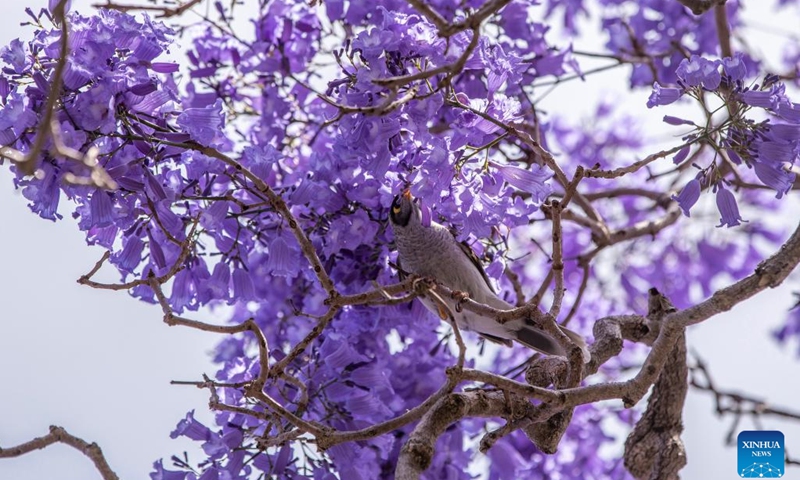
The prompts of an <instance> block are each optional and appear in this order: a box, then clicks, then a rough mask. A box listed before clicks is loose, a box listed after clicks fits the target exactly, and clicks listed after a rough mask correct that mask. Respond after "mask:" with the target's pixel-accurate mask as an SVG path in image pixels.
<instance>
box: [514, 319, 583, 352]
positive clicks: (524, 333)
mask: <svg viewBox="0 0 800 480" xmlns="http://www.w3.org/2000/svg"><path fill="white" fill-rule="evenodd" d="M559 328H560V329H561V331H562V332H564V334H565V335H566V336H568V337H569V338H570V340H572V341H573V342H574V343H575V344H576V345H577V346H578V347H580V349H581V352H583V361H584V362H589V361H590V360H591V359H592V356H591V354H590V353H589V348H588V347H587V346H586V341H585V340H584V339H583V337H581V336H580V335H578V334H577V333H575V332H573V331H572V330H570V329H568V328H566V327H559ZM514 333H515V334H516V336H515V340H516V341H518V342H519V343H521V344H523V345H525V346H526V347H528V348H531V349H533V350H536V351H537V352H541V353H544V354H547V355H560V356H562V357H566V356H567V355H566V352H565V351H564V349H563V348H562V347H561V345H560V344H559V343H558V341H557V340H556V339H555V338H553V337H552V336H551V335H550V334H549V333H547V332H545V331H543V330H542V329H541V328H539V327H538V326H536V325H534V324H533V323H532V322H521V325H520V326H519V328H518V329H515V331H514Z"/></svg>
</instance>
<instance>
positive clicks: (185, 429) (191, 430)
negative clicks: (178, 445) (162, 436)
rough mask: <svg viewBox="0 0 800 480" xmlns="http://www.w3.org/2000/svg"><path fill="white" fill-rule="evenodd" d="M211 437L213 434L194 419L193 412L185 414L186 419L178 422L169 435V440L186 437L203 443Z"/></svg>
mask: <svg viewBox="0 0 800 480" xmlns="http://www.w3.org/2000/svg"><path fill="white" fill-rule="evenodd" d="M212 435H213V433H212V432H211V430H209V428H208V427H206V426H205V425H203V424H202V423H200V422H198V421H197V420H196V419H195V418H194V410H192V411H190V412H189V413H187V414H186V418H184V419H183V420H181V421H180V422H178V425H177V426H176V427H175V430H173V431H172V432H171V433H170V434H169V436H170V438H178V437H187V438H191V439H192V440H203V441H206V440H208V439H209V438H211V436H212Z"/></svg>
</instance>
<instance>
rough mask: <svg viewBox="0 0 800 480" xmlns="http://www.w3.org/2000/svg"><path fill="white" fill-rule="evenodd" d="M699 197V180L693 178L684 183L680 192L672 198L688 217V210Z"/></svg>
mask: <svg viewBox="0 0 800 480" xmlns="http://www.w3.org/2000/svg"><path fill="white" fill-rule="evenodd" d="M699 198H700V180H698V179H696V178H693V179H692V180H689V183H687V184H686V185H684V187H683V189H682V190H681V193H679V194H678V195H673V196H672V199H673V200H675V201H676V202H678V206H680V207H681V210H683V214H684V215H686V216H687V217H690V216H691V215H689V210H690V209H691V208H692V207H693V206H694V204H695V203H697V200H698V199H699Z"/></svg>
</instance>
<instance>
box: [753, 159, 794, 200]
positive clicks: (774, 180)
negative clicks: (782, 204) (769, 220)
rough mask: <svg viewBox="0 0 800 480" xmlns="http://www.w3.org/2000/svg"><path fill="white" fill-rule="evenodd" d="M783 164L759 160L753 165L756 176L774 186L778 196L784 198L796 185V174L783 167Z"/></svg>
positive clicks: (765, 183)
mask: <svg viewBox="0 0 800 480" xmlns="http://www.w3.org/2000/svg"><path fill="white" fill-rule="evenodd" d="M782 165H783V164H780V163H779V164H770V163H767V162H757V163H756V164H755V165H754V166H753V170H755V172H756V176H757V177H758V179H759V180H761V183H763V184H764V185H766V186H768V187H770V188H774V189H775V191H776V192H777V194H776V195H775V197H776V198H782V197H783V195H784V194H785V193H788V192H789V190H791V189H792V186H793V185H794V180H795V177H796V175H795V174H794V173H790V172H787V171H786V170H785V169H784V168H782Z"/></svg>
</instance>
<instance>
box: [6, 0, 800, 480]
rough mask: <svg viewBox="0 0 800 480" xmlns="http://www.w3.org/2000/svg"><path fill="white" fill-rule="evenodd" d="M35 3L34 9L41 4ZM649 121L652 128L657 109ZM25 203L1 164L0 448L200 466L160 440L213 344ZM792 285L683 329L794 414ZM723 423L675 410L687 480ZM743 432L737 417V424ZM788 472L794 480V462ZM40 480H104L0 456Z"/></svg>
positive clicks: (599, 93) (62, 463)
mask: <svg viewBox="0 0 800 480" xmlns="http://www.w3.org/2000/svg"><path fill="white" fill-rule="evenodd" d="M31 3H32V5H33V6H34V9H38V8H39V6H45V5H46V2H44V1H39V2H38V3H34V2H31ZM89 3H90V2H89V1H86V0H83V1H81V0H76V1H74V2H73V9H80V10H83V11H86V10H87V9H86V6H87V5H88V4H89ZM753 3H756V2H753ZM757 3H758V4H759V6H760V8H758V9H755V10H754V11H752V12H749V13H751V14H753V15H754V16H755V17H756V22H757V23H759V24H761V25H769V29H771V30H772V31H773V32H774V31H779V30H781V29H786V30H789V29H790V28H791V22H794V25H796V24H797V17H791V16H788V17H787V16H786V15H784V16H780V17H778V16H775V15H774V14H772V10H771V8H770V7H768V6H764V5H763V3H762V2H757ZM771 3H772V2H769V4H771ZM798 15H800V12H798ZM25 19H26V17H25V15H24V13H23V11H22V7H21V6H19V3H17V2H0V45H5V44H7V43H8V42H9V41H10V40H11V39H13V38H16V37H19V36H22V37H23V38H24V37H25V36H26V35H28V33H26V30H25V29H23V28H21V27H20V26H19V24H20V22H22V21H25ZM29 31H30V30H27V32H29ZM749 33H750V34H752V35H754V36H753V37H751V38H754V39H755V42H754V43H755V44H759V45H763V46H764V47H763V48H765V49H767V50H769V45H770V42H771V41H774V37H771V35H772V34H771V33H770V32H769V31H768V29H759V30H757V31H752V32H749ZM598 41H600V40H598ZM598 79H599V80H600V82H598V83H597V84H595V83H594V81H593V82H591V85H590V84H585V85H581V84H579V83H577V82H575V83H574V87H572V88H579V89H581V90H580V94H579V95H576V94H575V92H576V90H574V89H573V90H570V89H569V88H565V89H564V90H563V91H561V89H557V91H556V92H555V93H554V94H553V95H551V96H549V97H548V98H547V99H545V101H544V102H545V103H544V104H543V107H544V108H545V109H551V110H558V111H567V112H571V113H572V114H574V116H575V118H576V120H578V119H580V118H582V117H585V116H587V115H589V114H590V113H591V111H592V108H593V107H592V106H591V105H592V104H593V101H594V100H599V99H603V98H604V99H609V100H613V99H615V98H618V97H619V95H618V94H616V93H615V92H616V91H618V90H619V88H620V87H619V86H620V85H625V84H626V83H625V80H624V72H610V73H608V74H602V75H601V76H599V77H597V79H595V80H598ZM646 95H647V94H646V92H642V93H641V96H640V98H638V97H637V98H634V99H633V100H632V101H631V108H636V109H641V108H642V106H643V105H644V102H645V100H646ZM587 99H590V100H591V101H589V100H587ZM638 113H639V112H638V110H637V114H638ZM645 113H646V114H647V115H649V116H650V119H651V120H653V121H654V123H653V124H654V125H657V126H660V125H661V124H660V122H658V119H660V117H661V115H663V112H656V111H650V112H646V111H645ZM26 203H27V201H26V200H25V198H24V197H22V196H21V195H20V194H19V192H18V191H15V190H14V188H13V183H12V175H11V174H10V173H9V172H8V169H7V167H6V166H5V165H3V166H0V225H2V228H0V272H2V273H0V305H2V309H1V310H0V447H9V446H13V445H16V444H18V443H21V442H24V441H28V440H30V439H32V438H33V437H37V436H41V435H44V434H46V433H47V431H48V426H49V425H60V426H63V427H65V428H66V429H67V430H68V431H69V432H71V433H72V434H74V435H76V436H79V437H81V438H83V439H84V440H87V441H89V442H97V443H98V444H99V445H100V446H101V448H103V451H104V453H105V455H106V458H107V460H108V461H109V463H110V465H111V466H112V468H113V469H114V470H115V471H116V472H117V473H118V474H119V476H120V477H121V478H126V479H142V478H148V474H149V472H150V471H151V466H152V463H153V462H154V461H155V460H157V459H159V458H167V459H168V458H169V456H170V455H172V454H180V453H181V452H183V451H188V452H189V453H190V455H192V458H194V459H200V458H201V456H200V455H201V452H199V449H198V448H197V446H196V444H194V442H190V441H188V440H186V439H177V440H172V439H170V438H169V433H170V431H171V430H172V429H173V428H174V427H175V425H176V424H177V422H178V421H179V420H181V419H182V418H183V417H184V415H185V414H186V412H187V411H188V410H192V409H193V410H195V412H196V415H197V416H198V417H199V418H200V419H201V420H206V419H210V418H211V415H210V413H209V412H208V406H207V403H208V396H207V393H206V392H204V391H201V390H198V389H196V388H194V387H187V386H172V385H170V381H171V380H197V379H200V378H201V377H202V374H204V373H206V374H209V375H213V374H214V371H215V368H214V365H213V364H212V363H211V362H210V358H209V352H210V351H211V349H212V348H213V345H214V344H215V343H216V342H217V341H218V340H220V337H219V336H217V335H214V334H210V333H203V332H198V331H194V330H189V329H181V328H180V327H168V326H166V325H165V324H164V323H163V322H162V321H161V312H160V310H159V309H158V308H157V307H155V306H151V305H146V304H143V303H141V302H139V301H137V300H135V299H133V298H131V297H129V296H128V295H127V294H125V293H123V292H112V291H100V290H92V289H90V288H88V287H84V286H81V285H78V284H77V283H76V280H77V279H78V278H79V277H80V276H81V275H83V274H84V273H86V272H87V271H88V270H89V269H90V268H91V267H92V266H93V265H94V263H95V262H96V261H97V260H98V259H99V258H100V256H101V255H102V250H101V249H99V248H94V247H87V246H86V244H85V241H84V237H83V234H82V233H81V232H80V231H78V229H77V227H76V222H75V221H74V220H73V219H71V218H66V219H65V220H64V221H61V222H57V223H53V222H50V221H46V220H42V219H40V218H39V217H37V216H35V215H33V214H32V213H30V211H29V210H28V208H27V206H26ZM794 205H795V208H794V209H793V210H792V211H791V212H789V213H790V215H787V218H786V222H787V226H788V225H791V224H794V223H795V222H796V221H797V218H800V208H798V202H795V204H794ZM63 212H66V210H62V213H63ZM67 216H68V215H67ZM106 280H110V281H114V280H117V279H116V278H114V277H113V276H109V277H107V278H106ZM798 284H800V281H798V279H797V278H795V281H794V285H785V286H783V287H781V288H778V289H776V290H773V291H769V292H766V293H764V294H762V295H759V296H757V297H756V298H754V299H751V300H749V301H747V302H744V303H742V304H740V305H739V306H737V307H736V308H735V309H733V310H732V311H730V312H728V313H725V314H722V315H719V316H717V317H715V318H712V319H711V320H709V321H707V322H705V323H703V324H701V325H698V326H694V327H692V328H690V329H689V332H688V342H689V346H690V349H691V350H695V351H698V352H701V354H702V357H703V358H704V360H706V362H707V363H708V364H709V367H710V369H711V371H712V373H713V375H714V380H715V381H716V382H717V384H718V385H719V386H720V387H722V388H729V389H734V390H735V389H741V390H742V391H745V392H748V393H751V394H755V395H758V396H761V397H763V398H765V399H769V400H770V401H771V402H772V403H774V404H775V405H779V406H781V405H782V406H786V407H791V406H792V405H797V398H800V382H798V381H797V379H798V378H800V361H798V358H797V353H798V347H797V345H789V346H784V347H780V346H778V345H777V344H776V343H775V342H773V341H772V339H771V337H770V335H769V332H770V331H771V330H773V329H775V328H776V327H778V326H779V325H780V324H781V322H782V319H783V317H784V315H785V312H786V309H787V308H788V307H790V306H791V305H792V298H793V297H792V295H791V290H792V288H794V289H798ZM223 320H224V319H220V320H219V321H220V322H221V321H223ZM796 408H797V407H796ZM731 420H732V419H731V418H722V419H720V418H718V417H717V416H716V415H715V414H714V405H713V399H712V397H711V395H709V394H707V393H703V392H697V391H695V390H691V389H690V391H689V396H688V398H687V401H686V406H685V409H684V423H685V428H686V429H685V432H684V435H683V440H684V442H685V444H686V450H687V452H688V465H687V467H686V468H685V469H684V470H683V478H686V479H695V478H697V479H701V478H714V479H727V478H730V479H733V478H738V476H737V475H736V450H735V449H734V448H732V447H726V446H724V445H723V440H724V438H725V435H726V434H727V431H728V429H729V428H730V422H731ZM763 423H764V425H763V426H764V428H766V429H778V430H782V431H783V432H784V434H785V436H786V445H787V448H788V449H789V451H790V452H792V451H793V452H796V455H798V456H800V423H782V422H780V421H775V420H774V419H765V420H764V422H763ZM752 427H753V426H752V425H751V424H748V423H747V422H746V421H745V422H744V423H743V424H742V425H741V426H740V428H741V429H750V428H752ZM737 433H738V430H737ZM476 455H480V454H479V453H476ZM167 461H168V460H167ZM795 469H796V475H798V476H800V467H795ZM790 473H791V472H790ZM43 478H47V479H53V480H73V479H74V480H77V479H81V480H83V479H94V478H100V476H99V474H98V473H97V472H96V470H95V469H94V467H93V465H92V464H91V462H90V461H89V460H88V459H87V458H85V457H84V456H82V455H81V454H79V453H78V452H77V451H74V450H72V449H71V448H69V447H66V446H63V445H56V446H51V447H49V448H47V449H46V450H44V451H39V452H35V453H31V454H28V455H25V456H23V457H20V458H17V459H8V460H0V479H3V480H39V479H43ZM787 478H789V477H787Z"/></svg>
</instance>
